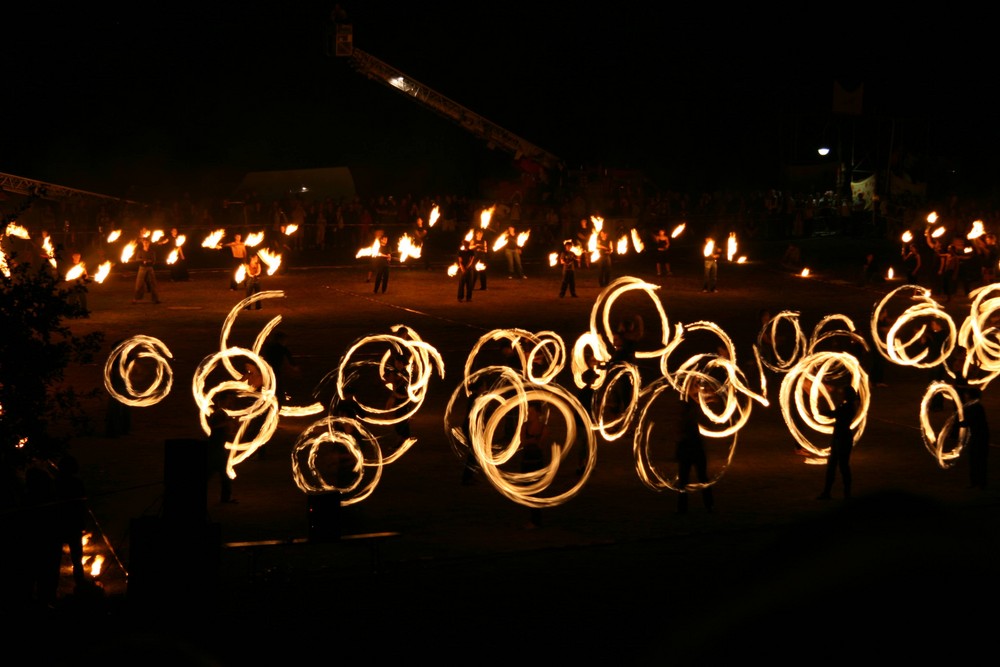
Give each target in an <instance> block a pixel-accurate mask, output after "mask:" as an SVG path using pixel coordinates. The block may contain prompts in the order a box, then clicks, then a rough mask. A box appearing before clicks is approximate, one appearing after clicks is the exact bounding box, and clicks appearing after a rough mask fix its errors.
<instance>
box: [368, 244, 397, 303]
mask: <svg viewBox="0 0 1000 667" xmlns="http://www.w3.org/2000/svg"><path fill="white" fill-rule="evenodd" d="M391 261H392V249H390V248H389V237H388V236H386V235H385V234H383V235H382V236H380V237H379V240H378V250H377V251H376V252H375V256H374V258H373V261H372V267H373V269H374V271H375V289H374V290H373V293H374V294H378V293H379V291H381V292H382V294H385V290H386V289H388V287H389V262H391Z"/></svg>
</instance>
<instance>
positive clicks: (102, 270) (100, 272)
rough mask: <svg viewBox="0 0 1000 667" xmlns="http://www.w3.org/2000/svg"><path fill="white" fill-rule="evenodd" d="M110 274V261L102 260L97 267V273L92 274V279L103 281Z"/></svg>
mask: <svg viewBox="0 0 1000 667" xmlns="http://www.w3.org/2000/svg"><path fill="white" fill-rule="evenodd" d="M110 274H111V262H110V261H108V262H104V263H103V264H101V265H100V266H99V267H97V273H95V274H94V280H95V281H96V282H99V283H103V282H104V279H105V278H107V277H108V276H109V275H110Z"/></svg>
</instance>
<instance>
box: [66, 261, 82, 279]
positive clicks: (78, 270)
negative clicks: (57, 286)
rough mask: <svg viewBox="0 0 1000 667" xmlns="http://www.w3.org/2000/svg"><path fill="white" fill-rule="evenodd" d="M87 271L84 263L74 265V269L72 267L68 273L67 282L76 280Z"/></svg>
mask: <svg viewBox="0 0 1000 667" xmlns="http://www.w3.org/2000/svg"><path fill="white" fill-rule="evenodd" d="M85 270H86V267H85V266H84V265H83V262H80V263H79V264H74V265H73V266H72V267H70V269H69V271H67V272H66V280H76V279H77V278H79V277H80V276H82V275H83V272H84V271H85Z"/></svg>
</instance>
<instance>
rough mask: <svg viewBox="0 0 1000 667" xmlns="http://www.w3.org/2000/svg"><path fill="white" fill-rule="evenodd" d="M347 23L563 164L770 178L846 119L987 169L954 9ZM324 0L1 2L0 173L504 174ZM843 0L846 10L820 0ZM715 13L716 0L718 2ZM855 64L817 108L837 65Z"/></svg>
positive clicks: (986, 93) (506, 12)
mask: <svg viewBox="0 0 1000 667" xmlns="http://www.w3.org/2000/svg"><path fill="white" fill-rule="evenodd" d="M342 4H343V7H344V8H345V10H346V11H347V12H348V16H349V19H350V22H351V23H352V25H353V26H354V44H355V46H356V47H357V48H360V49H362V50H364V51H367V52H368V53H370V54H372V55H374V56H375V57H377V58H379V59H381V60H383V61H385V62H387V63H389V64H390V65H392V66H393V67H395V68H397V69H399V70H401V71H402V72H404V73H405V74H407V75H409V76H411V77H413V78H415V79H416V80H418V81H420V82H421V83H423V84H425V85H427V86H430V87H431V88H433V89H434V90H436V91H437V92H438V93H441V94H443V95H445V96H447V97H449V98H450V99H452V100H454V101H455V102H458V103H459V104H461V105H463V106H465V107H467V108H468V109H471V110H472V111H474V112H475V113H477V114H479V115H481V116H483V117H485V118H486V119H488V120H490V121H491V122H493V123H496V124H498V125H500V126H502V127H504V128H506V129H508V130H510V131H511V132H513V133H515V134H517V135H520V136H521V137H523V138H525V139H527V140H528V141H530V142H532V143H534V144H536V145H538V146H540V147H541V148H543V149H545V150H547V151H549V152H551V153H554V154H555V155H557V156H559V157H560V158H562V159H563V160H564V161H565V163H566V164H567V165H568V166H569V167H571V168H575V167H580V166H584V165H594V164H600V165H605V166H610V167H622V168H637V169H641V170H643V171H644V172H645V173H647V175H648V176H649V177H650V178H652V179H653V180H654V181H655V182H657V183H658V184H659V185H660V186H661V187H672V188H675V189H687V190H695V189H702V188H710V189H714V188H717V187H766V186H770V185H772V184H776V182H777V180H778V175H779V165H780V164H782V163H787V162H792V163H802V162H808V161H810V160H816V159H817V158H816V156H815V146H816V145H818V144H819V143H824V142H825V143H835V142H836V141H837V138H839V139H840V142H841V147H842V150H843V152H844V154H847V153H850V152H851V150H849V149H848V146H850V148H851V149H852V150H853V153H854V157H855V160H856V161H857V162H859V163H860V164H861V168H862V169H866V168H872V167H883V166H884V165H887V164H888V163H889V161H890V155H891V153H892V152H895V153H897V154H899V155H900V160H901V162H900V163H899V164H901V165H903V166H905V168H906V169H908V170H909V171H910V172H911V173H912V175H913V176H914V177H915V178H917V179H918V180H919V179H921V178H929V177H936V178H937V177H940V175H941V173H942V172H952V171H953V172H955V174H957V175H958V177H959V178H960V179H963V180H964V181H965V182H966V183H968V184H970V185H972V184H974V185H975V186H976V187H980V188H983V187H989V185H990V184H991V183H992V181H993V179H994V178H995V177H996V176H997V172H998V170H997V169H996V167H995V166H994V165H993V162H994V159H993V157H992V155H993V153H994V152H995V151H996V149H997V148H998V147H1000V130H998V129H997V128H996V124H995V123H994V122H993V121H992V116H993V110H992V107H993V104H994V103H995V100H997V99H1000V90H998V88H1000V84H998V83H997V81H996V78H995V77H994V76H993V74H992V72H993V69H994V65H995V63H996V61H997V58H996V57H995V56H994V55H992V53H991V52H990V51H991V48H992V47H991V44H992V42H990V41H988V40H984V39H979V38H978V36H977V35H976V34H975V32H976V31H978V30H980V28H978V26H979V25H983V26H984V27H983V28H982V29H985V22H984V21H983V20H977V19H976V18H975V17H961V18H962V20H963V21H965V22H964V23H963V24H962V25H963V27H962V28H961V29H960V30H955V29H953V28H948V27H947V23H948V17H947V16H945V17H940V16H935V17H924V18H921V19H905V20H904V19H901V18H900V17H894V18H893V19H892V20H888V19H889V17H879V16H876V15H873V14H864V15H861V14H858V13H853V12H852V13H850V14H848V13H838V14H836V15H833V16H830V17H824V18H822V20H820V19H818V18H817V16H818V15H812V14H813V13H814V10H810V13H811V14H810V16H808V17H807V16H802V17H796V16H789V15H788V14H787V12H786V13H775V12H772V11H771V10H769V9H768V8H767V7H761V6H754V7H752V8H751V9H749V10H740V13H739V14H731V13H730V14H726V13H724V11H723V9H722V7H721V6H719V7H714V6H705V7H700V8H697V9H678V8H676V7H669V6H667V7H664V6H661V7H655V8H654V7H650V6H648V5H647V4H646V3H629V2H626V3H610V4H606V5H604V6H601V7H594V6H587V5H584V4H578V3H567V2H562V1H559V2H551V3H527V2H520V1H513V2H505V3H500V4H498V5H497V6H495V7H493V6H490V5H489V4H483V3H477V4H469V5H466V6H455V5H451V4H450V3H449V4H445V3H440V4H438V3H399V2H381V1H373V2H363V3H350V2H345V3H342ZM334 6H335V4H334V3H319V2H302V3H283V4H278V3H246V4H242V5H241V4H236V3H221V4H220V3H201V4H197V5H195V4H190V5H189V4H187V3H156V2H154V3H142V4H136V5H131V6H128V7H124V8H123V7H115V8H114V9H111V8H105V7H101V6H77V7H71V8H68V9H67V8H62V7H52V6H45V5H32V6H30V7H29V6H27V5H25V6H19V7H14V8H9V9H6V10H5V18H4V20H3V33H2V36H3V45H2V47H0V49H2V53H3V54H4V60H5V84H4V88H5V91H6V94H5V99H4V103H3V114H4V119H5V121H6V122H5V123H4V132H3V135H2V138H0V172H5V173H12V174H16V175H20V176H26V177H29V178H36V179H38V180H43V181H48V182H53V183H57V184H60V185H66V186H69V187H76V188H80V189H86V190H92V191H97V192H106V193H109V194H116V195H119V194H126V193H133V192H148V191H155V189H156V188H164V189H167V188H174V189H183V190H187V189H194V190H198V189H205V190H208V191H211V190H218V189H222V190H224V189H225V188H226V187H229V184H230V183H231V182H234V181H238V179H239V177H240V176H241V175H242V174H243V173H245V172H247V171H253V170H271V169H299V168H312V167H329V166H345V165H346V166H350V167H357V168H363V167H367V168H378V169H380V170H382V172H383V173H384V174H385V178H386V187H393V186H394V185H395V182H394V181H393V174H396V175H398V174H402V173H407V172H409V173H420V174H421V175H422V177H423V179H424V180H423V181H421V183H422V184H423V185H425V186H427V187H432V188H456V189H457V188H464V187H468V186H470V184H471V185H474V184H475V183H476V182H477V181H478V180H479V179H481V178H483V177H487V176H490V175H494V174H501V175H503V174H505V173H507V171H508V170H510V169H511V164H512V160H511V158H510V156H509V155H507V154H506V153H503V152H500V151H490V150H489V149H487V148H486V147H485V145H484V144H483V143H482V142H481V141H480V140H479V139H477V138H475V137H473V136H472V135H470V134H468V133H466V132H465V131H464V130H462V129H461V128H459V127H458V126H456V125H454V124H452V123H451V121H449V120H445V119H442V118H440V117H438V116H437V115H435V114H434V113H433V112H431V111H429V110H428V109H426V108H424V107H422V106H421V105H419V104H417V103H414V102H413V101H411V100H409V99H407V98H406V97H404V96H403V95H402V94H400V93H399V92H396V91H394V90H391V89H389V88H387V87H385V86H383V85H382V84H380V83H378V82H376V81H373V80H368V79H366V78H365V77H364V76H363V75H361V74H359V73H358V72H355V71H354V70H353V69H352V68H351V67H350V65H349V64H348V62H347V60H346V59H344V58H336V57H332V56H329V55H327V53H326V34H327V30H328V28H329V24H330V15H331V11H332V9H333V7H334ZM830 10H831V13H832V12H833V11H837V12H842V10H843V8H838V7H833V6H832V7H831V8H830ZM729 11H730V10H728V9H727V10H725V12H729ZM835 81H839V82H840V83H841V84H842V85H843V86H844V87H845V88H852V87H855V86H857V85H859V84H863V85H864V106H863V115H861V116H857V117H853V116H852V117H846V116H840V117H833V116H831V115H830V112H831V110H832V95H833V85H834V82H835Z"/></svg>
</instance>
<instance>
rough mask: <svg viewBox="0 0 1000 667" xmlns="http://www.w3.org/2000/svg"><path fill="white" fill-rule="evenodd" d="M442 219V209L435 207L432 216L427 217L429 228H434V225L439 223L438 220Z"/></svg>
mask: <svg viewBox="0 0 1000 667" xmlns="http://www.w3.org/2000/svg"><path fill="white" fill-rule="evenodd" d="M440 217H441V209H439V208H438V207H437V206H435V207H434V208H432V209H431V214H430V215H429V216H427V226H428V227H433V226H434V223H435V222H437V221H438V218H440Z"/></svg>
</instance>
